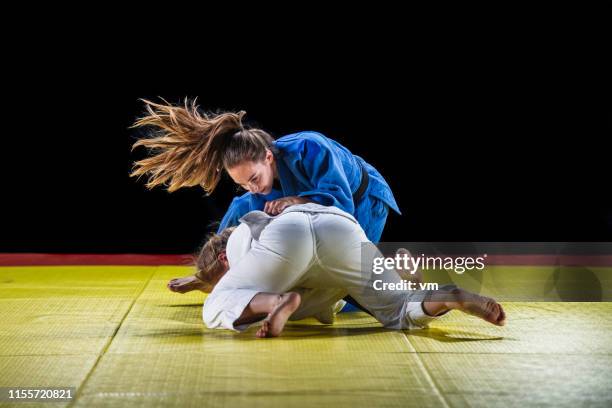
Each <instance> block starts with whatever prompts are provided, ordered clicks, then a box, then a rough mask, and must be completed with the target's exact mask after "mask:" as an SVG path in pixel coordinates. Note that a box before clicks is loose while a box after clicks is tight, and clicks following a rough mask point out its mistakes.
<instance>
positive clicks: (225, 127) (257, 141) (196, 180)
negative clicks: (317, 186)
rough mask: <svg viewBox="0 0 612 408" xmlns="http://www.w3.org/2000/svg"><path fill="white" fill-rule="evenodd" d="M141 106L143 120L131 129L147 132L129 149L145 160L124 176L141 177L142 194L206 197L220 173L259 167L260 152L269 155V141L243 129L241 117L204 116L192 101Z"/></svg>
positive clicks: (265, 135) (262, 133)
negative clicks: (188, 191) (144, 152)
mask: <svg viewBox="0 0 612 408" xmlns="http://www.w3.org/2000/svg"><path fill="white" fill-rule="evenodd" d="M142 101H143V102H144V103H145V107H146V115H145V116H143V117H141V118H139V119H137V120H136V122H135V123H134V125H133V126H132V127H133V128H149V129H152V132H151V133H150V134H149V136H148V137H145V138H141V139H139V140H138V141H137V142H136V143H134V145H133V146H132V150H134V149H135V148H137V147H138V146H144V147H145V148H147V149H148V152H149V157H147V158H145V159H142V160H139V161H137V162H135V163H134V168H133V170H132V173H131V174H130V176H132V177H140V176H147V177H148V181H147V184H146V186H147V187H148V188H153V187H155V186H159V185H164V186H167V188H168V191H170V192H172V191H176V190H178V189H179V188H182V187H191V186H196V185H199V186H201V187H202V188H204V190H205V191H206V192H207V193H212V192H213V191H214V190H215V188H216V187H217V184H218V183H219V180H220V179H221V170H223V169H224V168H225V169H227V168H231V167H233V166H235V165H237V164H239V163H241V162H243V161H254V162H258V161H261V160H263V159H264V158H265V155H266V149H269V150H272V151H273V152H275V149H274V145H273V142H274V139H273V138H272V136H270V135H269V134H268V133H267V132H265V131H263V130H261V129H256V128H248V129H247V128H245V126H244V125H243V123H242V119H243V117H244V115H245V114H246V112H244V111H239V112H222V113H216V114H207V113H205V112H202V111H201V110H200V109H199V107H198V105H197V104H196V100H195V99H194V100H192V101H190V100H189V99H188V98H185V102H184V104H183V105H172V104H170V103H168V102H166V101H165V100H164V101H163V102H164V103H156V102H152V101H149V100H146V99H142Z"/></svg>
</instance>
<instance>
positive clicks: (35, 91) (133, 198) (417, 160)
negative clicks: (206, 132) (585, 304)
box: [0, 50, 612, 253]
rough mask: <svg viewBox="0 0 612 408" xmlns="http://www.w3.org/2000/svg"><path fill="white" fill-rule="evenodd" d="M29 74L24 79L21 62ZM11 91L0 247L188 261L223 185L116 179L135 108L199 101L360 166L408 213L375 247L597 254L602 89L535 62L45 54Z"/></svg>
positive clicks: (606, 180) (125, 165) (229, 188)
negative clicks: (330, 147)
mask: <svg viewBox="0 0 612 408" xmlns="http://www.w3.org/2000/svg"><path fill="white" fill-rule="evenodd" d="M26 65H27V67H26ZM26 65H20V66H18V67H16V68H15V71H14V72H12V74H13V75H12V76H10V77H9V82H11V83H10V86H11V90H10V93H7V94H5V95H6V96H5V103H8V105H9V108H8V109H7V110H6V111H5V116H4V119H3V121H4V127H5V129H4V131H3V139H4V142H3V148H2V157H3V161H2V174H3V179H4V189H3V194H2V212H3V216H2V219H3V221H2V231H1V233H0V252H100V253H114V252H142V253H184V252H190V251H193V250H194V249H195V248H196V247H197V245H198V244H200V243H201V241H202V239H203V238H204V236H205V233H206V232H207V231H209V230H210V228H209V224H210V223H211V222H213V221H216V220H219V219H220V217H221V216H222V215H223V213H224V210H225V209H226V207H227V205H228V204H229V201H230V200H231V197H232V196H233V195H234V194H235V187H234V186H233V185H232V184H231V183H230V182H229V181H225V182H223V183H222V184H221V186H220V188H219V189H218V190H217V191H216V192H215V193H214V194H213V195H212V196H211V197H206V196H205V194H204V192H203V190H201V189H198V188H193V189H185V190H182V191H179V192H176V193H173V194H169V193H167V192H165V191H163V190H162V189H156V190H153V191H148V190H146V189H145V187H144V185H143V184H144V183H143V182H142V181H141V182H138V181H136V180H134V179H130V178H129V177H128V173H129V170H130V167H131V165H132V162H133V161H134V160H136V159H138V158H140V157H143V154H144V152H143V151H140V150H138V151H135V152H131V151H130V146H131V144H132V143H133V141H134V138H135V137H136V136H137V135H138V133H135V132H134V131H132V130H130V129H129V126H130V125H131V124H132V123H133V121H134V119H135V118H136V117H138V116H139V115H140V114H141V113H142V111H143V105H142V103H141V102H139V100H138V99H139V98H157V97H158V96H159V97H164V98H166V99H167V100H169V101H172V102H179V101H180V100H181V98H184V97H185V96H189V97H196V96H197V97H198V100H199V104H200V106H202V107H203V108H205V109H207V110H217V109H222V110H223V109H227V110H238V109H244V110H246V111H247V121H248V122H250V123H251V124H253V125H259V126H261V127H263V128H264V129H266V130H268V131H270V132H271V133H272V134H273V135H275V136H276V137H279V136H282V135H284V134H287V133H290V132H295V131H299V130H317V131H320V132H322V133H324V134H325V135H327V136H329V137H331V138H333V139H335V140H337V141H339V142H341V143H342V144H344V145H345V146H347V147H348V148H349V149H350V150H351V151H353V153H355V154H358V155H360V156H362V157H364V158H365V159H366V160H367V161H368V162H370V163H371V164H373V165H374V166H375V167H376V168H377V169H378V170H379V171H380V172H381V173H382V174H383V175H384V176H385V177H386V179H387V181H388V182H389V184H390V185H391V187H392V189H393V191H394V192H395V195H396V199H397V201H398V203H399V206H400V208H401V210H402V212H403V215H402V216H399V215H391V216H390V218H389V219H388V223H387V227H386V230H385V232H384V234H383V238H382V239H383V240H385V241H463V240H465V241H609V240H612V202H611V199H610V190H611V188H610V187H611V183H610V174H611V168H612V166H611V165H610V154H609V151H610V148H609V147H608V146H607V145H606V143H607V139H609V137H610V130H611V125H610V122H611V117H610V109H609V104H608V102H607V96H606V94H605V91H604V87H603V82H602V81H601V80H599V79H597V78H595V77H590V76H588V75H584V73H585V72H584V71H581V72H576V71H574V70H572V69H569V68H567V67H565V68H563V67H561V68H560V66H558V65H557V63H556V62H555V63H550V62H548V60H547V59H546V58H542V59H540V60H534V59H533V56H530V57H528V58H527V57H526V58H524V59H521V58H506V57H505V56H501V55H500V56H499V57H497V58H493V59H492V58H486V59H482V60H471V61H469V62H465V61H457V60H446V59H444V58H441V59H438V60H435V61H434V60H432V61H429V60H420V61H419V64H414V63H412V64H411V63H408V62H401V60H398V61H377V62H375V63H374V64H371V65H368V66H363V65H360V64H358V63H357V62H350V63H345V64H335V63H332V62H330V61H327V60H321V59H319V60H309V59H305V60H291V61H289V60H280V59H278V58H277V59H267V60H266V59H264V60H261V61H260V60H252V59H245V60H239V61H233V62H230V63H224V64H211V63H208V62H207V61H203V62H201V63H200V62H195V61H186V62H185V63H184V64H170V63H169V62H168V61H166V60H156V59H146V58H140V57H139V56H138V55H133V56H131V57H128V58H121V59H120V58H113V56H112V53H110V54H109V53H88V54H80V53H79V52H78V50H77V51H74V50H73V52H71V53H66V54H53V55H50V54H49V55H43V56H41V57H40V59H39V60H38V61H37V64H26Z"/></svg>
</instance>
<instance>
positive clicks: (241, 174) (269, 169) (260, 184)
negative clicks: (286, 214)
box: [227, 150, 276, 194]
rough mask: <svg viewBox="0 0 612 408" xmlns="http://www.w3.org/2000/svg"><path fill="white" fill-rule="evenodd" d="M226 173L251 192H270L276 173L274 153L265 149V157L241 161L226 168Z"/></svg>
mask: <svg viewBox="0 0 612 408" xmlns="http://www.w3.org/2000/svg"><path fill="white" fill-rule="evenodd" d="M227 173H228V174H229V175H230V177H231V178H232V180H234V183H236V184H238V185H239V186H240V187H242V188H244V189H245V190H247V191H249V192H251V193H255V194H270V192H271V191H272V186H273V185H274V176H275V173H276V164H275V163H274V155H273V154H272V152H271V151H270V150H266V157H265V158H264V159H263V160H262V161H259V162H252V161H245V162H242V163H240V164H237V165H236V166H234V167H231V168H228V169H227Z"/></svg>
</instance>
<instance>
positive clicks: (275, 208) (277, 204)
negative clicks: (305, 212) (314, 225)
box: [264, 196, 314, 215]
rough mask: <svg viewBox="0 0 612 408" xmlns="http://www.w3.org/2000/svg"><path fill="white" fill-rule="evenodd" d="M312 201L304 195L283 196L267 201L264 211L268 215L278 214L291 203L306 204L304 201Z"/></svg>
mask: <svg viewBox="0 0 612 408" xmlns="http://www.w3.org/2000/svg"><path fill="white" fill-rule="evenodd" d="M313 202H314V201H312V200H310V199H308V198H306V197H296V196H290V197H283V198H279V199H277V200H273V201H268V202H267V203H266V206H265V207H264V211H265V212H266V213H268V214H270V215H278V214H280V213H282V212H283V210H284V209H285V208H287V207H290V206H292V205H296V204H306V203H313Z"/></svg>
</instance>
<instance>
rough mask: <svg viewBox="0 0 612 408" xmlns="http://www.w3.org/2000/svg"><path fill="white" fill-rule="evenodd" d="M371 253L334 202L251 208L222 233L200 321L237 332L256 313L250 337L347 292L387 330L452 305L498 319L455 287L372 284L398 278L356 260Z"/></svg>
mask: <svg viewBox="0 0 612 408" xmlns="http://www.w3.org/2000/svg"><path fill="white" fill-rule="evenodd" d="M377 254H378V252H377V249H376V247H375V246H374V245H373V244H371V243H370V242H369V241H368V239H367V237H366V235H365V233H364V231H363V230H362V229H361V227H360V226H359V224H358V223H357V221H356V220H355V219H354V218H353V217H352V216H351V215H350V214H348V213H346V212H344V211H342V210H340V209H338V208H336V207H326V206H322V205H319V204H315V203H309V204H303V205H294V206H291V207H288V208H287V209H285V211H283V212H282V213H281V214H280V215H278V216H275V217H272V216H269V215H267V214H265V213H264V212H261V211H253V212H250V213H248V214H246V215H245V216H244V217H242V218H241V225H240V226H238V227H237V228H236V229H235V230H234V231H233V232H232V233H231V235H230V236H229V239H228V240H227V246H226V251H225V256H226V261H225V262H224V263H223V265H225V266H226V267H225V268H221V270H220V271H219V276H220V278H219V277H217V278H214V279H209V280H211V281H213V282H209V283H210V287H213V289H212V292H211V293H210V294H209V296H208V297H207V298H206V301H205V303H204V309H203V319H204V323H205V324H206V326H207V327H209V328H226V329H231V330H238V331H241V330H244V329H246V328H247V327H248V326H249V325H250V324H252V323H254V322H256V321H260V320H262V319H263V320H264V322H263V325H262V327H261V328H260V329H259V330H258V332H257V336H258V337H274V336H278V335H279V334H280V333H281V332H282V330H283V328H284V325H285V323H286V321H287V319H289V318H290V319H292V320H299V319H302V318H305V317H308V316H318V317H321V316H333V310H334V309H335V308H337V307H338V305H339V304H338V302H339V301H340V300H341V299H342V298H343V297H345V296H346V295H347V294H348V295H351V296H352V297H353V298H354V299H355V300H357V302H359V303H360V304H361V305H363V306H364V307H365V308H366V309H367V310H368V311H369V312H370V313H371V314H372V315H373V316H374V317H375V318H376V319H377V320H378V321H379V322H380V323H382V324H383V326H385V327H387V328H392V329H414V328H421V327H425V326H426V325H427V323H429V322H430V321H431V320H433V319H435V318H436V317H437V316H440V315H442V314H445V313H446V312H448V311H449V310H452V309H458V310H461V311H464V312H466V313H470V314H472V315H476V316H478V317H481V318H482V319H484V320H486V321H488V322H490V323H493V324H497V325H503V324H504V322H505V314H504V311H503V309H502V307H501V305H499V304H498V303H497V302H495V301H494V300H493V299H490V298H486V297H482V296H479V295H475V294H472V293H469V292H467V291H464V290H462V289H458V288H452V289H450V290H447V291H440V293H433V292H434V291H410V290H383V291H381V290H376V289H375V288H374V286H373V285H372V282H373V281H374V279H383V280H384V281H385V282H387V283H393V282H397V283H399V282H400V281H401V278H400V276H399V275H398V274H397V273H396V272H395V271H392V272H393V273H385V274H383V275H375V274H373V272H372V269H371V268H369V267H365V268H364V267H362V265H368V263H369V260H371V259H373V257H374V256H376V255H377ZM378 255H379V254H378ZM224 260H225V258H224ZM364 262H365V263H364ZM320 320H326V319H325V318H323V319H320Z"/></svg>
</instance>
